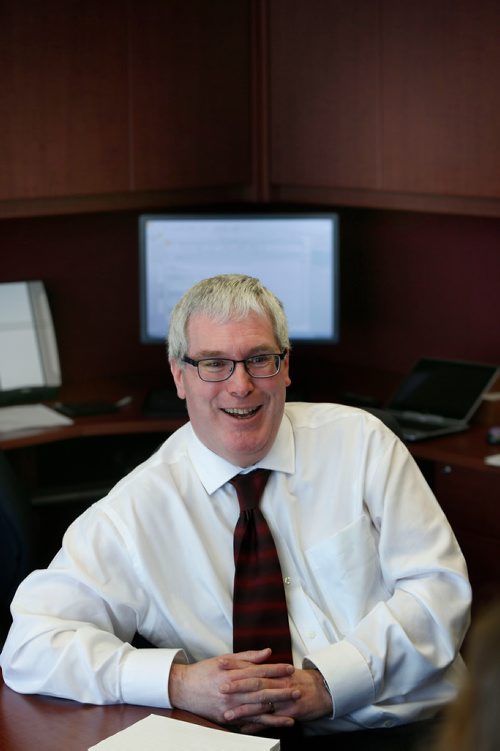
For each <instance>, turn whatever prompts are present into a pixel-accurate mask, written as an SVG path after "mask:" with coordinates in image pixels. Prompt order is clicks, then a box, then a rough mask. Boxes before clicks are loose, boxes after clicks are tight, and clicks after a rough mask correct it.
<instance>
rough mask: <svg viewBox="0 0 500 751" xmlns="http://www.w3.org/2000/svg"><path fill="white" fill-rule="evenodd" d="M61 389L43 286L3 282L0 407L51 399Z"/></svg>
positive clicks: (0, 286)
mask: <svg viewBox="0 0 500 751" xmlns="http://www.w3.org/2000/svg"><path fill="white" fill-rule="evenodd" d="M60 385H61V369H60V365H59V354H58V351H57V343H56V336H55V331H54V325H53V322H52V316H51V313H50V308H49V303H48V298H47V293H46V291H45V286H44V284H43V282H42V281H40V280H34V281H22V282H2V283H1V284H0V405H3V404H17V403H22V402H29V401H38V400H42V399H50V398H52V397H53V396H55V395H56V393H57V390H58V387H59V386H60Z"/></svg>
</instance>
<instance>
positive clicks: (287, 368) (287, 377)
mask: <svg viewBox="0 0 500 751" xmlns="http://www.w3.org/2000/svg"><path fill="white" fill-rule="evenodd" d="M281 367H282V368H283V370H284V373H285V385H286V387H287V388H288V386H290V385H291V383H292V379H291V378H290V350H289V351H288V352H287V353H286V355H285V359H284V360H283V365H282V366H281Z"/></svg>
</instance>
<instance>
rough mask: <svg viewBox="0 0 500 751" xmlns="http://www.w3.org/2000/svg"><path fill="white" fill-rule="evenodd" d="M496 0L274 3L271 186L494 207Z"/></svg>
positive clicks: (392, 202) (386, 203)
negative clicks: (477, 0)
mask: <svg viewBox="0 0 500 751" xmlns="http://www.w3.org/2000/svg"><path fill="white" fill-rule="evenodd" d="M499 34H500V5H499V4H498V3H497V2H495V0H482V1H481V2H479V3H477V2H476V1H475V0H456V1H453V2H451V0H437V2H436V0H422V2H419V3H401V2H400V0H376V1H373V0H352V2H349V3H346V2H345V1H344V0H307V2H305V0H304V1H303V2H301V1H300V0H299V1H298V2H295V3H289V2H287V0H273V2H271V3H270V4H269V38H270V60H269V81H270V121H271V132H270V142H271V146H270V152H271V157H272V164H271V173H270V181H271V197H274V198H276V199H295V200H306V201H307V200H309V201H311V200H313V201H324V202H329V203H344V204H349V205H359V206H375V207H376V206H378V207H387V208H405V209H426V210H443V211H461V212H464V213H486V214H492V215H500V98H499V97H498V78H499V75H500V46H499V45H498V38H499Z"/></svg>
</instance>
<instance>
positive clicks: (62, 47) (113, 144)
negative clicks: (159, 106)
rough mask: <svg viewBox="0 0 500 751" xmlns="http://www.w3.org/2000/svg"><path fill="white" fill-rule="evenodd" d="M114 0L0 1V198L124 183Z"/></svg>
mask: <svg viewBox="0 0 500 751" xmlns="http://www.w3.org/2000/svg"><path fill="white" fill-rule="evenodd" d="M126 71H127V25H126V18H124V14H123V4H122V3H121V2H120V1H119V0H109V2H106V3H101V2H99V0H86V2H85V3H80V2H77V1H76V0H48V1H47V2H46V3H39V2H33V1H31V0H20V1H19V0H4V1H3V2H2V3H1V4H0V91H1V95H0V200H5V199H19V198H54V197H58V196H69V195H76V194H79V195H85V194H96V193H102V192H106V191H122V190H126V189H127V187H128V153H127V150H128V140H129V139H128V133H127V123H128V101H127V77H126Z"/></svg>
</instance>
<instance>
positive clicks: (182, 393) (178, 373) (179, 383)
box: [169, 360, 186, 399]
mask: <svg viewBox="0 0 500 751" xmlns="http://www.w3.org/2000/svg"><path fill="white" fill-rule="evenodd" d="M169 363H170V372H171V373H172V376H173V378H174V383H175V388H176V389H177V396H178V397H179V399H185V398H186V390H185V388H184V368H182V367H181V366H180V365H179V363H178V362H177V360H169Z"/></svg>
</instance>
